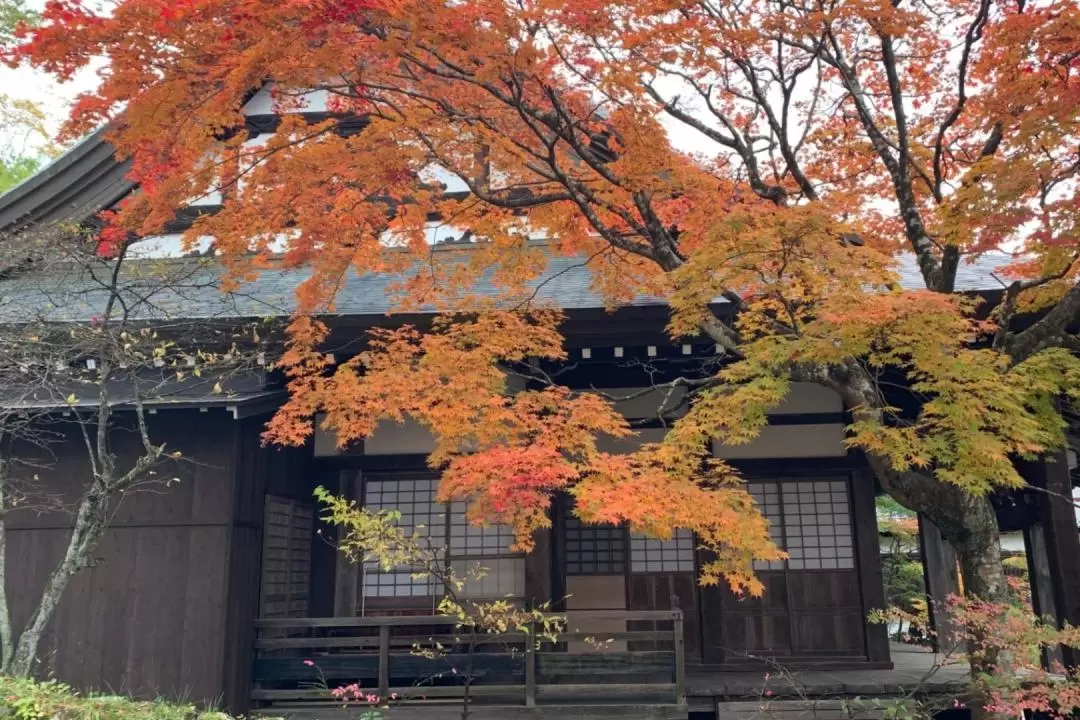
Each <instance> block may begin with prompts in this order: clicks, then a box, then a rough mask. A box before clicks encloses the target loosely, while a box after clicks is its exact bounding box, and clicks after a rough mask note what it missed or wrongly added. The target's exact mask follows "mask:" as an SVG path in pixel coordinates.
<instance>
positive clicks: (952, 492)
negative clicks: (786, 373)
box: [797, 362, 1007, 674]
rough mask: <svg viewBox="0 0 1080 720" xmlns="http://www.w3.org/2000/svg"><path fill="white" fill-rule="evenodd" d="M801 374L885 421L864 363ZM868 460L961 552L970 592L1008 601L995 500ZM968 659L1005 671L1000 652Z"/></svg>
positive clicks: (974, 665)
mask: <svg viewBox="0 0 1080 720" xmlns="http://www.w3.org/2000/svg"><path fill="white" fill-rule="evenodd" d="M797 370H798V372H797V374H798V375H799V376H800V377H799V379H804V380H809V381H811V382H818V383H820V384H824V385H827V386H828V387H831V388H832V389H834V390H836V391H837V392H838V393H839V394H840V395H841V397H843V399H844V403H845V405H846V406H847V407H848V408H852V412H853V414H854V415H855V416H856V417H863V418H869V419H872V420H874V421H875V422H884V419H883V415H882V409H881V398H880V397H879V395H878V393H877V389H876V387H875V385H874V382H873V380H872V378H870V377H869V376H868V375H867V374H866V371H865V370H864V369H863V368H862V367H861V366H860V365H859V364H858V363H856V362H851V363H849V364H847V365H846V366H843V367H832V368H799V369H797ZM867 459H868V460H869V462H870V465H871V467H872V468H873V470H874V474H875V475H876V476H877V478H878V480H879V482H880V483H881V486H882V487H883V488H884V489H885V491H886V492H887V493H889V495H891V496H892V497H893V498H894V499H895V500H896V501H897V502H899V503H900V504H902V505H904V506H905V507H907V508H908V509H910V510H914V511H915V512H919V513H922V514H923V515H925V516H926V517H928V518H930V520H932V521H933V523H934V524H935V525H936V526H937V527H938V529H939V530H940V531H941V534H942V535H943V536H944V538H945V539H946V540H948V541H949V543H950V544H951V545H952V546H953V548H954V549H955V550H956V555H957V558H958V559H959V562H960V572H961V576H962V582H963V592H964V594H965V595H967V596H970V597H977V598H979V599H980V600H984V601H987V602H992V603H1005V602H1006V601H1007V594H1006V590H1007V585H1006V583H1005V571H1004V568H1003V567H1002V564H1001V540H1000V531H999V529H998V523H997V515H996V513H995V512H994V507H993V505H992V504H991V503H990V498H989V497H987V496H980V495H974V494H972V493H969V492H967V491H965V490H963V489H962V488H959V487H957V486H956V485H952V484H949V483H945V482H942V481H940V480H938V479H936V478H935V477H933V475H932V473H930V472H921V471H911V470H908V471H898V470H896V469H895V468H893V467H892V464H891V463H890V461H889V459H888V458H886V457H883V456H880V455H877V454H875V453H873V452H869V453H867ZM968 657H969V659H970V661H971V669H972V672H973V673H975V674H979V673H990V674H994V673H997V672H1001V669H1000V668H999V667H997V666H998V658H997V657H996V655H995V654H994V653H990V652H982V651H978V650H977V649H971V651H970V652H969V656H968Z"/></svg>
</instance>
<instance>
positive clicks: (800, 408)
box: [769, 382, 844, 415]
mask: <svg viewBox="0 0 1080 720" xmlns="http://www.w3.org/2000/svg"><path fill="white" fill-rule="evenodd" d="M843 411H844V401H843V399H841V397H840V396H839V395H837V394H836V393H835V392H834V391H832V390H830V389H829V388H827V387H823V386H821V385H816V384H814V383H798V382H797V383H791V389H790V391H789V392H788V396H787V397H786V398H784V401H783V402H782V403H780V404H779V405H777V406H776V407H774V408H773V409H771V410H769V414H770V415H799V414H804V413H838V412H843Z"/></svg>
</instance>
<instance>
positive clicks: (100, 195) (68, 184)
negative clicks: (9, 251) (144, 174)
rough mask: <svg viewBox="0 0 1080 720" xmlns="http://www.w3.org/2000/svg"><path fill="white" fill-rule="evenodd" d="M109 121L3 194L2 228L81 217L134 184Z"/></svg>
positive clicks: (110, 202) (115, 199)
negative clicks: (108, 136)
mask: <svg viewBox="0 0 1080 720" xmlns="http://www.w3.org/2000/svg"><path fill="white" fill-rule="evenodd" d="M105 130H106V128H105V127H101V128H99V129H98V130H96V131H95V132H93V133H92V134H90V135H88V136H86V137H85V138H83V139H82V140H80V141H79V142H78V143H77V144H76V145H75V146H74V147H72V148H71V149H70V150H68V151H67V152H65V153H64V154H63V155H61V156H60V157H58V158H57V159H56V160H54V161H53V162H51V163H49V164H48V165H46V166H45V167H43V168H42V169H41V170H39V171H38V172H36V173H35V174H34V175H32V176H30V177H29V178H27V179H26V180H24V181H23V182H21V183H20V184H18V185H16V186H15V187H14V188H12V189H11V190H9V191H8V192H6V193H4V194H3V195H0V231H13V230H19V229H22V228H24V227H27V226H29V225H43V224H44V225H51V224H56V223H81V222H84V221H86V220H88V219H90V218H92V217H93V216H94V215H96V214H97V213H98V212H100V211H101V210H103V209H106V208H109V207H111V206H113V205H114V204H116V203H117V202H118V201H119V200H120V199H121V198H123V197H124V196H125V195H127V194H128V193H130V192H131V191H132V189H134V184H133V183H132V182H131V181H130V180H128V179H127V174H128V170H129V169H130V163H129V162H119V161H117V159H116V157H115V154H114V150H113V147H112V145H110V144H109V143H108V142H106V141H105Z"/></svg>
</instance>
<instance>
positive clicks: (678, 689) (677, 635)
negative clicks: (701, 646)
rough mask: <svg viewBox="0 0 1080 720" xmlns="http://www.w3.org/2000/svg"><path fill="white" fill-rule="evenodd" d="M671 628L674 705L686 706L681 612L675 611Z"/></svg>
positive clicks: (684, 648) (684, 656)
mask: <svg viewBox="0 0 1080 720" xmlns="http://www.w3.org/2000/svg"><path fill="white" fill-rule="evenodd" d="M671 628H672V630H671V632H672V635H673V636H674V637H673V638H672V639H673V640H674V647H675V704H676V705H680V706H682V705H686V646H685V639H684V636H683V616H682V611H681V610H676V611H675V617H674V619H673V621H672V623H671Z"/></svg>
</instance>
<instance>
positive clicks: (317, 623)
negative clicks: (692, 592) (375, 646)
mask: <svg viewBox="0 0 1080 720" xmlns="http://www.w3.org/2000/svg"><path fill="white" fill-rule="evenodd" d="M568 614H569V615H572V616H573V617H574V618H575V619H578V618H594V619H612V620H653V621H664V620H681V619H682V611H680V610H571V611H569V613H543V617H545V618H551V619H558V618H565V617H566V616H567V615H568ZM460 622H461V621H460V619H458V618H456V617H454V616H452V615H404V616H399V617H324V618H259V619H257V620H256V621H255V627H256V628H257V629H269V628H341V627H383V626H388V627H410V626H417V625H446V626H455V625H459V624H460Z"/></svg>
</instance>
